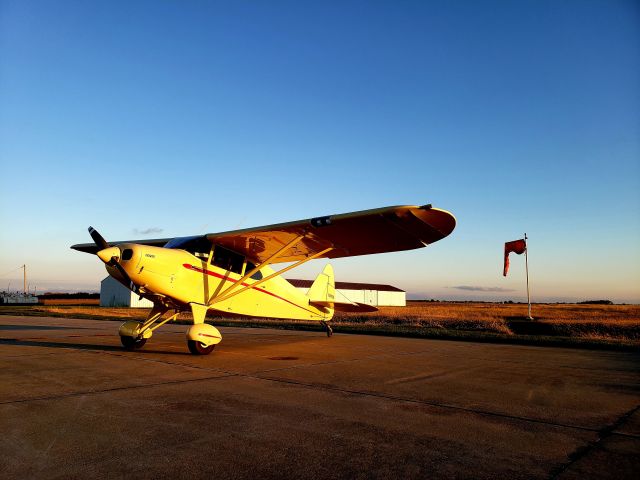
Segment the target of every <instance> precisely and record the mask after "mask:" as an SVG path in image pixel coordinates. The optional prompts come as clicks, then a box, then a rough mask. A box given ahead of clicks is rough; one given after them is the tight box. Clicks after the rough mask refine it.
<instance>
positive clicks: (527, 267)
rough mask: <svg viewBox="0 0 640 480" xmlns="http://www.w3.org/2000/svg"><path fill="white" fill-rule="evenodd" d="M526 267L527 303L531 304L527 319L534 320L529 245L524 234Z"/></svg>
mask: <svg viewBox="0 0 640 480" xmlns="http://www.w3.org/2000/svg"><path fill="white" fill-rule="evenodd" d="M524 244H525V248H524V266H525V267H524V268H525V271H526V272H527V303H528V304H529V310H528V314H527V320H533V317H532V316H531V294H530V293H529V245H528V244H527V234H526V233H525V234H524Z"/></svg>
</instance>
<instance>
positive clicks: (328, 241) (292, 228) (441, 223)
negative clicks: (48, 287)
mask: <svg viewBox="0 0 640 480" xmlns="http://www.w3.org/2000/svg"><path fill="white" fill-rule="evenodd" d="M455 225H456V220H455V217H454V216H453V215H452V214H451V213H449V212H447V211H445V210H440V209H437V208H433V207H431V205H424V206H421V207H420V206H411V205H405V206H396V207H385V208H379V209H375V210H365V211H360V212H353V213H345V214H339V215H328V216H325V217H315V218H310V219H306V220H299V221H296V222H288V223H280V224H275V225H268V226H264V227H257V228H249V229H243V230H234V231H229V232H221V233H211V234H207V235H206V238H207V239H208V240H209V241H210V242H212V243H213V244H215V245H221V246H223V247H226V248H228V249H230V250H233V251H235V252H238V253H241V254H243V255H245V256H246V257H247V258H250V259H252V260H254V261H255V263H257V264H260V263H262V262H264V261H265V260H269V259H271V261H270V263H283V262H296V261H300V260H304V259H306V258H309V257H311V256H312V255H316V258H341V257H352V256H357V255H369V254H374V253H384V252H395V251H401V250H412V249H415V248H421V247H425V246H427V245H429V244H431V243H434V242H437V241H438V240H441V239H442V238H444V237H446V236H447V235H449V234H450V233H451V232H452V231H453V229H454V228H455ZM170 240H171V239H170V238H165V239H155V240H131V241H126V242H124V241H123V242H113V243H110V244H109V245H110V246H114V245H118V244H121V243H138V244H143V245H151V246H158V247H162V246H164V245H165V244H166V243H167V242H168V241H170ZM288 244H291V246H290V247H287V248H284V247H285V246H286V245H288ZM71 248H73V249H75V250H80V251H83V252H87V253H96V252H97V250H98V248H97V247H96V245H95V244H93V243H86V244H78V245H73V246H72V247H71ZM283 248H284V249H283ZM325 250H326V251H325ZM323 251H325V252H324V253H322V254H320V255H318V253H319V252H323ZM276 253H278V254H277V256H275V257H274V255H275V254H276Z"/></svg>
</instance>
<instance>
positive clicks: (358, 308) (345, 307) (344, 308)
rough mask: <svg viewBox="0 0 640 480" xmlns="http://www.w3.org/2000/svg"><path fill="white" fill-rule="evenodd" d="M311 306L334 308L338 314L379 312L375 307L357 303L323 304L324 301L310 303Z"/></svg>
mask: <svg viewBox="0 0 640 480" xmlns="http://www.w3.org/2000/svg"><path fill="white" fill-rule="evenodd" d="M309 303H310V304H311V305H316V306H318V307H327V308H333V309H334V310H335V311H336V312H350V313H367V312H377V311H378V309H377V308H376V307H374V306H373V305H368V304H366V303H357V302H322V301H315V302H314V301H310V302H309Z"/></svg>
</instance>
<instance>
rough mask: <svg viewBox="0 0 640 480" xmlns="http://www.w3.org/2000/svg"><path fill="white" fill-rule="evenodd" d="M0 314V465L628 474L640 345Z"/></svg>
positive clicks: (169, 473) (180, 473) (84, 471)
mask: <svg viewBox="0 0 640 480" xmlns="http://www.w3.org/2000/svg"><path fill="white" fill-rule="evenodd" d="M118 325H119V322H112V321H97V320H77V319H64V318H42V317H13V316H2V315H0V433H1V435H0V477H2V478H4V479H13V478H20V479H23V478H122V477H132V478H133V477H135V478H137V479H142V478H153V479H157V478H171V479H174V478H190V479H192V478H204V477H207V478H215V479H227V478H233V479H235V478H237V479H244V478H251V479H259V478H269V479H271V478H273V479H280V478H296V479H311V478H314V479H315V478H317V479H331V478H362V479H368V478H393V479H399V478H477V479H482V478H509V479H516V478H536V479H537V478H558V479H578V478H615V479H622V478H635V475H636V474H637V472H638V471H640V371H639V366H640V354H638V353H631V352H611V351H593V350H578V349H564V348H549V347H532V346H516V345H496V344H489V343H472V342H453V341H443V340H425V339H410V338H393V337H381V336H366V335H341V334H335V335H334V336H333V337H332V338H327V337H326V336H325V335H324V334H322V333H315V332H298V331H285V330H271V329H249V328H246V329H245V328H221V329H220V330H221V332H222V334H223V337H224V338H223V341H222V343H221V344H220V345H218V346H217V348H216V350H215V351H214V353H213V354H211V355H209V356H204V357H196V356H193V355H191V354H189V352H188V350H187V346H186V341H185V337H184V332H185V330H186V328H187V327H186V326H182V325H166V326H164V327H162V328H161V329H159V330H158V331H157V332H156V334H155V335H154V336H153V338H152V339H151V340H150V341H149V342H148V343H147V345H146V346H145V347H144V348H143V349H142V350H139V351H135V352H127V351H124V350H122V348H121V347H120V341H119V339H118V336H117V328H118Z"/></svg>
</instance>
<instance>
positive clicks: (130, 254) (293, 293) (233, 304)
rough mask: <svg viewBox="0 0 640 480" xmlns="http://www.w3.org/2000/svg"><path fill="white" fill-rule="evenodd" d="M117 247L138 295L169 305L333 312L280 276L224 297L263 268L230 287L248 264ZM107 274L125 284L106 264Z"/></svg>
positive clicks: (309, 316)
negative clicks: (220, 263) (218, 262)
mask: <svg viewBox="0 0 640 480" xmlns="http://www.w3.org/2000/svg"><path fill="white" fill-rule="evenodd" d="M118 249H119V250H120V256H119V263H120V265H122V267H123V268H124V270H125V271H126V273H127V274H128V276H129V278H130V279H131V281H132V282H134V283H135V284H136V285H137V286H138V287H139V288H140V293H141V295H142V296H148V297H151V298H153V297H156V298H157V297H164V298H165V299H166V300H167V301H168V302H169V303H172V304H176V305H177V306H180V307H188V306H189V305H190V304H193V303H195V304H199V305H208V304H210V302H211V301H212V299H214V298H216V297H217V298H222V300H221V301H216V302H215V303H212V304H211V305H210V308H211V309H213V310H218V311H220V312H224V313H230V314H236V315H248V316H264V317H272V318H288V319H301V320H330V319H331V317H332V314H333V312H332V311H330V310H328V309H325V310H326V311H323V310H321V308H322V307H320V308H318V307H316V306H314V305H311V304H310V303H309V298H308V297H307V296H306V295H305V294H303V293H302V292H300V291H299V290H298V289H297V288H295V287H294V286H293V285H291V284H290V283H289V282H287V281H286V280H285V279H284V278H282V277H280V276H275V277H273V278H271V279H269V280H266V281H264V282H262V283H260V285H259V286H256V287H255V288H250V289H246V290H244V291H243V292H242V294H239V295H235V296H230V298H228V299H224V296H225V292H226V291H227V289H229V288H231V287H233V289H232V290H230V292H234V291H239V290H241V289H242V288H244V287H247V286H249V285H252V284H254V283H257V282H258V281H259V280H260V279H261V278H265V277H268V276H270V275H272V274H273V273H274V271H273V270H272V269H271V268H269V267H268V266H265V267H262V268H261V269H260V270H259V272H258V273H257V274H256V275H254V276H253V277H254V278H247V279H245V280H243V281H242V284H241V285H235V284H236V283H237V282H238V281H239V280H241V279H242V277H243V275H244V273H245V272H248V271H249V270H250V266H251V264H250V263H249V262H247V261H243V262H242V264H236V265H235V270H236V272H234V271H231V270H230V269H225V268H221V267H219V266H216V265H215V264H214V263H212V261H213V260H214V255H207V256H206V258H199V257H196V256H195V255H193V254H191V253H189V252H187V251H185V250H180V249H171V248H162V247H152V246H146V245H140V244H135V243H124V244H121V245H118ZM231 268H233V267H231ZM107 271H108V272H109V274H110V275H112V276H113V277H114V278H116V279H117V280H119V281H121V282H122V283H123V284H125V285H127V284H126V282H124V281H123V278H122V276H120V275H119V272H118V271H117V270H116V269H115V268H114V267H112V266H109V265H107ZM238 272H239V273H238ZM127 286H128V285H127ZM220 295H222V297H220Z"/></svg>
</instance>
